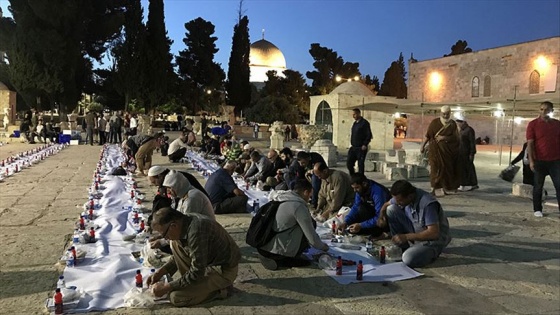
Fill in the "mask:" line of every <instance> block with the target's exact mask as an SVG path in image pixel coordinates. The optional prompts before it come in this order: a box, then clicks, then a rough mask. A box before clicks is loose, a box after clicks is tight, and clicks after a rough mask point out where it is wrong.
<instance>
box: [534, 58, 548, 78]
mask: <svg viewBox="0 0 560 315" xmlns="http://www.w3.org/2000/svg"><path fill="white" fill-rule="evenodd" d="M549 68H550V62H549V61H548V59H547V58H546V57H545V56H543V55H540V56H539V57H538V58H537V59H535V69H537V71H538V72H539V73H540V74H545V73H546V72H547V71H548V69H549Z"/></svg>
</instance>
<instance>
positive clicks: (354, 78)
mask: <svg viewBox="0 0 560 315" xmlns="http://www.w3.org/2000/svg"><path fill="white" fill-rule="evenodd" d="M334 79H335V80H336V82H340V81H342V80H346V81H348V82H352V81H360V76H359V75H357V76H354V77H353V78H343V77H341V76H339V75H337V76H335V77H334Z"/></svg>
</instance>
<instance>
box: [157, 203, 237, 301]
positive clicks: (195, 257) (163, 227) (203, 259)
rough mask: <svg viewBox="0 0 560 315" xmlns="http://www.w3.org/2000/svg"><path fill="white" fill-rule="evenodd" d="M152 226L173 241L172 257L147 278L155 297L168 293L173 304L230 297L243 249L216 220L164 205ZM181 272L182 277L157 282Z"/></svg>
mask: <svg viewBox="0 0 560 315" xmlns="http://www.w3.org/2000/svg"><path fill="white" fill-rule="evenodd" d="M151 227H152V229H153V230H154V231H156V232H159V233H160V234H161V235H162V237H163V238H165V239H168V240H170V243H171V244H170V245H171V248H172V252H173V255H172V257H171V259H170V260H169V261H168V262H167V263H166V264H165V265H163V267H161V268H160V269H158V270H157V271H156V272H154V273H153V274H151V275H150V276H149V277H148V279H147V285H148V286H149V287H152V290H153V293H154V295H155V296H156V297H161V296H163V295H165V294H169V301H170V302H171V304H172V305H174V306H193V305H198V304H201V303H205V302H209V301H212V300H215V299H224V298H227V296H228V295H229V293H231V290H232V289H233V282H234V281H235V279H236V278H237V273H238V269H239V261H240V259H241V252H240V250H239V247H238V246H237V244H236V243H235V240H233V238H232V237H231V236H230V234H229V233H228V232H227V231H226V230H225V229H224V228H223V227H222V226H221V225H220V224H219V223H218V222H216V221H214V220H210V219H208V217H206V216H201V215H198V214H187V215H184V214H182V213H180V212H178V211H175V210H173V209H171V208H164V209H161V210H160V211H158V212H157V213H156V214H155V215H154V219H153V222H152V225H151ZM176 272H179V274H180V278H179V279H177V280H173V281H171V282H158V281H159V280H160V279H161V278H162V277H163V276H165V275H167V274H170V275H173V274H175V273H176Z"/></svg>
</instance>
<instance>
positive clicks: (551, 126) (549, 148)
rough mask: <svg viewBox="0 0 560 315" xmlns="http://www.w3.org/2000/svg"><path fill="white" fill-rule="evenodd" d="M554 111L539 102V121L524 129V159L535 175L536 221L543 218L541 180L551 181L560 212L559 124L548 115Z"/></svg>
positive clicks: (534, 203)
mask: <svg viewBox="0 0 560 315" xmlns="http://www.w3.org/2000/svg"><path fill="white" fill-rule="evenodd" d="M553 110H554V106H553V105H552V103H551V102H548V101H546V102H542V103H541V107H540V114H539V117H538V118H536V119H534V120H532V121H530V122H529V124H528V125H527V132H526V135H527V150H528V152H527V155H528V156H529V167H530V168H531V170H533V172H535V178H534V182H535V185H534V186H533V211H534V215H535V217H538V218H541V217H542V216H543V213H542V210H543V206H542V194H543V186H544V179H545V177H546V176H547V175H549V176H550V179H552V183H553V184H554V188H555V189H556V200H557V201H558V209H559V210H560V121H559V120H557V119H554V118H551V117H550V116H549V115H550V113H552V111H553Z"/></svg>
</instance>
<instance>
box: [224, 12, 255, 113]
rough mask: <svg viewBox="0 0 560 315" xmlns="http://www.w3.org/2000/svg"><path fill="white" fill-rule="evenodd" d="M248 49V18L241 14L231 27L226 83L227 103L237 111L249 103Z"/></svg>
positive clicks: (249, 46) (249, 44)
mask: <svg viewBox="0 0 560 315" xmlns="http://www.w3.org/2000/svg"><path fill="white" fill-rule="evenodd" d="M250 49H251V43H250V41H249V19H248V18H247V16H243V17H242V18H240V20H239V21H238V23H237V24H236V25H235V27H234V28H233V39H232V45H231V55H230V57H229V67H228V82H227V84H226V88H227V95H228V104H230V105H233V106H235V111H236V112H237V113H239V112H240V111H241V110H243V109H244V108H247V107H249V105H250V103H251V83H250V82H249V77H250V68H249V52H250Z"/></svg>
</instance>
